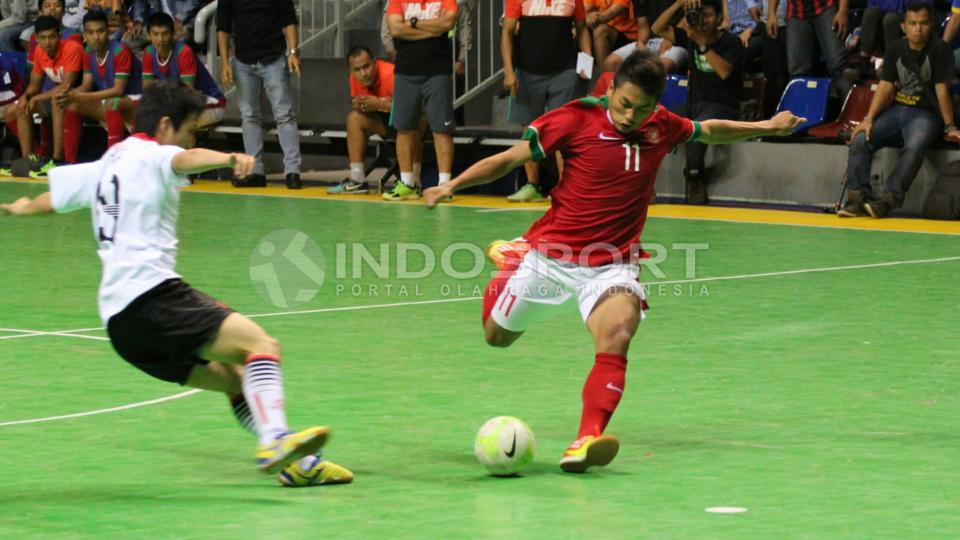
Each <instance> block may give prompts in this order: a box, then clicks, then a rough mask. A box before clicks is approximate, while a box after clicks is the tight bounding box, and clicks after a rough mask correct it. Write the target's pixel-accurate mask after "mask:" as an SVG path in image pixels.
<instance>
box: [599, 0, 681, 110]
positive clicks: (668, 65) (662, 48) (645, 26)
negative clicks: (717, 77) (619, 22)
mask: <svg viewBox="0 0 960 540" xmlns="http://www.w3.org/2000/svg"><path fill="white" fill-rule="evenodd" d="M631 2H632V3H633V14H634V16H636V18H637V40H636V41H634V42H631V43H627V44H626V45H624V46H623V47H620V48H619V49H617V50H615V51H613V53H612V54H610V55H609V56H607V59H606V60H604V61H603V63H602V64H600V69H601V70H602V71H604V72H612V71H617V69H619V68H620V64H622V63H623V61H624V60H626V59H627V57H628V56H630V55H631V54H633V51H635V50H637V49H649V50H650V51H652V52H654V53H656V55H657V58H659V60H660V63H661V64H663V69H664V70H665V71H666V72H667V73H674V72H677V71H681V72H682V71H685V70H686V68H687V50H686V49H684V48H683V47H677V46H676V45H674V44H673V43H670V42H669V41H667V40H665V39H663V38H661V37H651V33H650V21H651V20H654V21H655V20H657V18H658V17H659V16H660V14H661V13H663V9H658V7H659V6H660V4H661V2H660V0H650V1H647V2H644V0H631ZM601 77H602V76H601ZM598 84H599V81H598ZM607 85H609V82H607ZM606 91H607V90H606V86H604V87H603V92H602V93H601V94H600V95H603V94H605V93H606ZM594 93H595V92H594Z"/></svg>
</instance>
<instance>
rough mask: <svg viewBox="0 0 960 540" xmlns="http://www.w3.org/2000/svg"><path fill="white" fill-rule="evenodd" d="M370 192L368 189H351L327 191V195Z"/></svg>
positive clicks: (364, 193)
mask: <svg viewBox="0 0 960 540" xmlns="http://www.w3.org/2000/svg"><path fill="white" fill-rule="evenodd" d="M367 193H370V190H369V189H356V190H353V191H328V192H327V195H366V194H367Z"/></svg>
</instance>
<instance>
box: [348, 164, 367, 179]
mask: <svg viewBox="0 0 960 540" xmlns="http://www.w3.org/2000/svg"><path fill="white" fill-rule="evenodd" d="M366 179H367V178H366V176H364V175H363V163H362V162H361V163H351V164H350V181H351V182H353V183H354V184H362V183H363V182H365V181H366Z"/></svg>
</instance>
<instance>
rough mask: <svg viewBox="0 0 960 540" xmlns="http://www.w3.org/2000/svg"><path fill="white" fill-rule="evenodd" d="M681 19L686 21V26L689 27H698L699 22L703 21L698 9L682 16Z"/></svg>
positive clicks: (701, 13)
mask: <svg viewBox="0 0 960 540" xmlns="http://www.w3.org/2000/svg"><path fill="white" fill-rule="evenodd" d="M683 18H684V19H686V20H687V24H689V25H690V26H700V21H702V20H703V12H701V11H700V9H691V10H690V11H688V12H686V13H685V14H684V15H683Z"/></svg>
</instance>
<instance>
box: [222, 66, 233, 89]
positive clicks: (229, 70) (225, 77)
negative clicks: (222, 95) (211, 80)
mask: <svg viewBox="0 0 960 540" xmlns="http://www.w3.org/2000/svg"><path fill="white" fill-rule="evenodd" d="M220 82H221V83H222V84H223V87H224V88H227V87H229V86H233V67H232V66H231V65H230V62H225V63H224V64H223V65H222V66H220Z"/></svg>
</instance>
